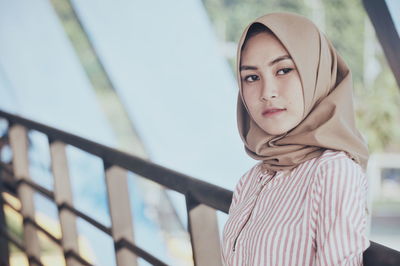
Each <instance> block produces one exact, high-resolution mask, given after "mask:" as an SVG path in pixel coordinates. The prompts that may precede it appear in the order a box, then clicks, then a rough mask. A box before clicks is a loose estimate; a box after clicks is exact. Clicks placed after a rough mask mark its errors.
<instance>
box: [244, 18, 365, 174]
mask: <svg viewBox="0 0 400 266" xmlns="http://www.w3.org/2000/svg"><path fill="white" fill-rule="evenodd" d="M255 22H259V23H262V24H264V25H265V26H267V27H268V28H269V29H270V30H271V31H272V32H273V33H274V34H275V36H276V37H277V38H278V39H279V40H280V41H281V43H282V44H283V45H284V46H285V48H286V49H287V51H288V52H289V54H290V55H291V57H292V59H293V61H294V63H295V65H296V67H297V70H298V72H299V75H300V79H301V82H302V85H303V95H304V108H305V110H304V114H303V120H302V121H301V122H300V124H298V125H297V126H296V127H295V128H293V129H292V130H290V131H289V132H286V133H285V134H283V135H279V136H273V135H269V134H267V133H266V132H265V131H264V130H262V129H261V128H260V127H259V126H258V125H257V124H256V123H255V121H253V120H252V118H251V116H250V115H249V112H248V109H247V106H246V105H245V102H244V100H243V95H242V86H241V79H240V73H239V67H240V54H241V48H242V45H243V41H244V40H245V37H246V34H247V31H248V29H249V28H250V26H251V25H252V24H253V23H255ZM236 74H237V80H238V83H239V95H238V101H237V122H238V129H239V133H240V136H241V138H242V140H243V142H244V146H245V150H246V152H247V154H248V155H249V156H250V157H252V158H254V159H256V160H262V161H263V164H262V166H263V169H264V170H266V171H268V170H269V171H273V172H276V171H290V170H292V169H294V168H295V167H296V166H297V165H299V164H301V163H302V162H304V161H307V160H310V159H312V158H315V157H318V156H320V155H321V154H322V153H323V152H324V151H325V150H326V149H332V150H340V151H345V152H346V153H347V155H349V157H350V158H351V159H352V160H354V161H355V162H356V163H358V164H360V165H361V166H362V168H363V170H364V171H365V170H366V166H367V162H368V156H369V155H368V148H367V145H366V143H365V141H364V139H363V137H362V136H361V134H360V133H359V131H358V130H357V128H356V126H355V119H354V108H353V86H352V78H351V72H350V70H349V68H348V67H347V65H346V63H345V62H344V61H343V59H342V58H341V57H340V56H339V54H338V53H337V52H336V50H335V48H334V47H333V46H332V44H331V42H330V41H329V40H328V39H327V38H326V37H325V35H324V34H323V33H322V32H320V31H319V30H318V28H317V27H316V26H315V24H313V23H312V22H311V21H310V20H308V19H306V18H305V17H302V16H300V15H296V14H292V13H270V14H266V15H264V16H262V17H259V18H257V19H256V20H255V21H253V22H252V23H250V24H249V25H248V26H247V27H246V28H245V30H244V32H243V34H242V37H241V38H240V41H239V44H238V51H237V68H236Z"/></svg>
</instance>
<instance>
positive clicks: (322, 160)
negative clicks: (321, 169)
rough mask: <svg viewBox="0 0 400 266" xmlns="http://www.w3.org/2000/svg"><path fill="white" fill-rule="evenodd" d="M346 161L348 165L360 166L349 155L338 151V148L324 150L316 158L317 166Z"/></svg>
mask: <svg viewBox="0 0 400 266" xmlns="http://www.w3.org/2000/svg"><path fill="white" fill-rule="evenodd" d="M343 162H346V163H348V165H349V166H353V167H356V168H360V169H361V166H360V165H359V164H358V163H356V162H355V161H353V160H352V159H351V158H350V156H349V155H347V153H346V152H344V151H338V150H330V149H328V150H326V151H324V152H323V153H322V154H321V156H320V157H319V159H318V166H323V165H327V164H331V165H334V164H337V163H343Z"/></svg>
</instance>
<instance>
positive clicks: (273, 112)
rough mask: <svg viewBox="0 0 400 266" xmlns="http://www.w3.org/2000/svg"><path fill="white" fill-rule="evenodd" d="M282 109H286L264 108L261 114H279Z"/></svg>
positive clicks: (267, 115)
mask: <svg viewBox="0 0 400 266" xmlns="http://www.w3.org/2000/svg"><path fill="white" fill-rule="evenodd" d="M283 111H286V109H279V108H271V109H267V110H265V111H264V112H263V113H262V115H263V116H266V117H270V116H273V115H277V114H280V113H282V112H283Z"/></svg>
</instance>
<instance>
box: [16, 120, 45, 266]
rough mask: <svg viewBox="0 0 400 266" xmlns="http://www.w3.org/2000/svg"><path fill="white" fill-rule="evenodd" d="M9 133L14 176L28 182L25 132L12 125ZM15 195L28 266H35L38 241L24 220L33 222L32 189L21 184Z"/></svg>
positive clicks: (31, 227) (32, 228) (38, 257)
mask: <svg viewBox="0 0 400 266" xmlns="http://www.w3.org/2000/svg"><path fill="white" fill-rule="evenodd" d="M9 132H10V134H9V140H10V146H11V149H12V152H13V171H14V176H15V178H16V179H17V181H20V180H24V179H25V180H30V176H29V162H28V135H27V130H26V128H25V127H23V126H21V125H13V126H11V128H10V131H9ZM17 194H18V197H19V199H20V201H21V215H22V217H23V219H24V220H23V221H24V222H23V223H24V226H23V227H24V245H25V249H26V253H27V256H28V259H29V265H36V264H37V263H35V261H40V246H39V239H38V235H37V231H36V228H35V227H34V226H33V225H32V224H30V223H29V222H28V221H27V220H26V218H28V219H32V220H35V205H34V199H33V194H34V193H33V189H32V188H30V187H29V186H28V185H26V184H25V183H23V182H22V183H20V184H19V186H18V188H17Z"/></svg>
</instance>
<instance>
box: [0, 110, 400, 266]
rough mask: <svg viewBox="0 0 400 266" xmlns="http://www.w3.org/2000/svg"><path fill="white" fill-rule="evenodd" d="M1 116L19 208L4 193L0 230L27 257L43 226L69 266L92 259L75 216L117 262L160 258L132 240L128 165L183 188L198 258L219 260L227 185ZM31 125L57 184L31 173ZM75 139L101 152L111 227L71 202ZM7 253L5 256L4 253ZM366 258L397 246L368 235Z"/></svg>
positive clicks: (33, 259)
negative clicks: (45, 147) (101, 236)
mask: <svg viewBox="0 0 400 266" xmlns="http://www.w3.org/2000/svg"><path fill="white" fill-rule="evenodd" d="M0 118H3V119H6V120H7V121H8V140H7V141H8V142H9V145H10V147H11V149H12V151H13V160H12V164H10V165H8V164H4V163H0V186H1V187H0V188H1V190H3V191H7V192H8V193H11V194H13V195H15V196H17V197H18V198H19V199H20V201H21V208H20V209H15V208H14V207H13V206H12V204H10V203H9V202H7V200H5V199H2V202H1V211H0V220H2V221H0V223H1V224H0V234H1V235H2V236H3V239H6V240H7V241H10V242H12V243H14V244H15V245H16V246H17V247H18V248H19V249H21V250H22V251H23V252H25V253H26V255H27V257H28V260H29V264H30V265H42V263H41V262H40V250H39V243H38V237H37V232H38V231H40V232H42V233H44V234H45V235H46V236H48V237H49V239H51V240H52V241H53V242H54V243H55V244H57V245H59V246H61V247H62V249H63V253H64V257H65V261H66V265H67V266H72V265H91V264H90V263H89V262H87V261H86V260H85V259H84V258H82V256H81V255H80V254H79V249H78V242H77V228H76V218H77V217H79V218H81V219H83V220H85V221H86V222H88V223H90V224H91V225H92V226H94V227H96V228H97V229H99V230H100V231H102V232H104V233H106V234H107V235H109V236H111V237H112V239H113V242H114V248H115V254H116V261H117V265H118V266H126V265H137V258H138V257H141V258H142V259H144V260H146V261H147V262H149V263H150V264H153V265H167V264H166V263H165V262H163V261H161V260H160V259H158V258H156V257H155V256H153V255H151V254H149V253H148V252H146V251H145V250H143V249H141V248H140V247H138V246H137V245H136V244H135V242H134V238H133V235H134V230H133V229H134V228H133V223H132V217H131V216H130V215H126V214H127V213H129V214H130V211H131V208H130V202H129V194H128V189H127V172H128V171H132V172H133V173H136V174H138V175H140V176H142V177H144V178H147V179H149V180H152V181H154V182H156V183H158V184H160V185H162V186H164V187H165V188H168V189H171V190H174V191H176V192H179V193H181V194H183V195H184V196H185V199H186V207H187V214H188V227H189V235H190V240H191V244H192V253H193V261H194V264H195V265H207V266H210V265H222V262H221V258H220V239H219V233H218V225H217V216H216V210H220V211H222V212H224V213H228V210H229V206H230V203H231V199H232V192H231V191H229V190H227V189H224V188H221V187H218V186H215V185H212V184H209V183H206V182H203V181H200V180H197V179H195V178H192V177H190V176H187V175H184V174H181V173H178V172H176V171H173V170H170V169H167V168H165V167H162V166H160V165H157V164H154V163H152V162H149V161H146V160H143V159H141V158H139V157H135V156H133V155H129V154H127V153H124V152H121V151H118V150H115V149H113V148H110V147H107V146H104V145H101V144H99V143H95V142H93V141H90V140H87V139H83V138H81V137H79V136H76V135H73V134H69V133H66V132H63V131H61V130H58V129H55V128H52V127H49V126H46V125H43V124H40V123H36V122H34V121H31V120H28V119H25V118H22V117H19V116H15V115H12V114H9V113H6V112H3V111H0ZM29 130H36V131H39V132H41V133H43V134H45V135H46V136H47V138H48V140H49V144H50V154H51V169H52V173H53V177H54V191H50V190H48V189H46V188H44V187H42V186H40V185H38V184H36V183H34V182H33V181H32V180H31V178H30V176H29V162H28V138H27V132H28V131H29ZM66 145H72V146H74V147H76V148H79V149H81V150H83V151H86V152H88V153H90V154H92V155H95V156H97V157H99V158H101V159H102V161H103V166H104V172H105V177H106V185H107V193H108V203H109V209H110V215H111V227H107V226H105V225H103V224H102V223H101V221H96V220H94V219H92V218H91V217H89V216H88V215H86V214H85V213H82V212H81V211H79V210H77V209H76V208H74V206H73V204H72V193H71V183H70V177H69V170H68V163H67V156H66V151H65V147H66ZM34 192H38V193H40V194H42V195H43V196H45V197H46V198H48V199H50V200H51V201H53V202H55V203H56V205H57V207H58V214H59V220H60V225H61V233H62V237H61V239H59V238H57V237H55V236H53V235H52V234H51V233H50V232H48V231H46V229H44V228H43V227H42V226H40V225H39V224H38V223H37V222H36V221H35V218H34V213H35V206H34V201H33V193H34ZM3 204H5V205H8V206H10V207H11V208H14V209H15V210H16V211H18V212H20V213H21V215H22V217H23V235H24V238H23V243H21V242H20V241H19V240H18V239H17V238H16V237H15V236H13V235H12V234H10V232H9V231H8V230H7V228H6V226H5V223H4V213H3V208H2V206H3ZM2 243H3V242H2V241H0V255H2V256H0V257H2V258H3V259H2V260H1V261H0V263H2V264H1V265H3V264H4V265H8V258H6V259H4V257H5V255H7V253H8V249H7V246H6V245H4V243H3V244H2ZM6 257H7V256H6ZM364 265H400V252H398V251H395V250H393V249H390V248H388V247H385V246H382V245H379V244H377V243H374V242H372V241H371V246H370V247H369V248H368V249H367V250H366V251H365V252H364Z"/></svg>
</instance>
